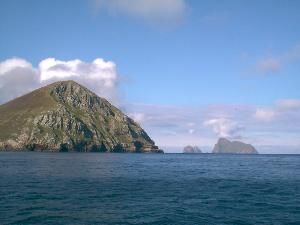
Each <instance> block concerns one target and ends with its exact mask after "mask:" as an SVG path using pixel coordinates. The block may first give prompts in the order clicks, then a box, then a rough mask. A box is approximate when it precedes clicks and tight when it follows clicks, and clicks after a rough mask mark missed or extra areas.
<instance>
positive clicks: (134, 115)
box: [128, 112, 146, 124]
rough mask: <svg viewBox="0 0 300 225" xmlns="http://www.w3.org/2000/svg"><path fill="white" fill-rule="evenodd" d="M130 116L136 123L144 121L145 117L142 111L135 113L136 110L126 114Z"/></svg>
mask: <svg viewBox="0 0 300 225" xmlns="http://www.w3.org/2000/svg"><path fill="white" fill-rule="evenodd" d="M128 116H129V117H130V118H132V119H133V120H134V121H135V122H137V123H139V124H140V123H142V122H144V121H145V119H146V117H145V114H144V113H137V112H134V113H129V115H128Z"/></svg>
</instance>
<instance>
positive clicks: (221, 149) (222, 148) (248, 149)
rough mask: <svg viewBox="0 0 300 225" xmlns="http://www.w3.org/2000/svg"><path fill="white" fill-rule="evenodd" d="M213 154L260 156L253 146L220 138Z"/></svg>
mask: <svg viewBox="0 0 300 225" xmlns="http://www.w3.org/2000/svg"><path fill="white" fill-rule="evenodd" d="M212 153H231V154H258V152H257V150H256V149H255V148H254V147H253V146H252V145H250V144H245V143H243V142H240V141H229V140H227V139H226V138H219V140H218V143H217V144H215V146H214V149H213V151H212Z"/></svg>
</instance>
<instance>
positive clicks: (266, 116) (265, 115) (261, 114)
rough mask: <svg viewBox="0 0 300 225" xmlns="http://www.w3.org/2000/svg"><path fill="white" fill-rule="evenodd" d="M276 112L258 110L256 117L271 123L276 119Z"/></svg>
mask: <svg viewBox="0 0 300 225" xmlns="http://www.w3.org/2000/svg"><path fill="white" fill-rule="evenodd" d="M275 115H276V114H275V112H274V111H273V110H271V109H257V110H256V112H255V114H254V117H255V118H256V119H257V120H260V121H263V122H270V121H272V120H273V119H274V118H275Z"/></svg>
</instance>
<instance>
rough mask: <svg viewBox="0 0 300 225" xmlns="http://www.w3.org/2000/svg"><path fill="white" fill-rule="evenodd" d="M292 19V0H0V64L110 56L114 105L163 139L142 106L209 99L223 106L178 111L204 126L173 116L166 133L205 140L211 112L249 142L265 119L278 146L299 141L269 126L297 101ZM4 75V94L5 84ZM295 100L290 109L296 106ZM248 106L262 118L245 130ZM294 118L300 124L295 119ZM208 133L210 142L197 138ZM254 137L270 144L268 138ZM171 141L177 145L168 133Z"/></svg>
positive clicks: (297, 52)
mask: <svg viewBox="0 0 300 225" xmlns="http://www.w3.org/2000/svg"><path fill="white" fill-rule="evenodd" d="M299 21H300V2H299V1H297V0H289V1H286V0H285V1H283V0H282V1H279V0H277V1H268V0H263V1H238V0H236V1H233V0H228V1H225V0H224V1H196V0H166V1H159V0H141V1H137V0H112V1H107V0H90V1H79V0H76V1H67V0H65V1H62V0H60V1H58V0H52V1H47V0H46V1H38V0H27V1H17V0H2V1H1V2H0V33H1V36H0V62H4V61H5V60H8V59H12V58H14V57H18V58H19V59H24V60H26V61H27V62H28V63H30V64H32V67H33V68H38V65H39V63H40V62H41V61H42V60H44V59H47V58H55V59H57V60H61V61H63V62H67V61H70V60H73V59H79V60H81V61H84V62H92V61H93V60H94V59H96V58H102V59H104V60H107V61H112V62H114V63H115V66H116V68H115V70H116V71H115V73H116V74H117V76H118V84H117V85H116V87H115V88H116V89H117V90H114V91H113V92H115V91H116V92H118V96H119V97H118V98H119V99H118V103H119V104H121V105H122V107H124V110H125V111H128V113H129V114H131V115H133V116H137V115H138V117H139V118H137V119H139V120H140V123H141V124H142V125H144V127H145V128H147V131H148V130H149V133H150V134H151V136H154V137H155V138H154V139H159V144H160V145H163V146H164V145H171V142H172V141H166V140H168V138H169V136H167V135H166V136H164V135H163V134H161V133H160V132H162V131H163V130H165V129H166V127H162V126H158V128H157V126H154V125H153V121H151V119H149V118H153V115H152V114H153V113H154V112H153V113H152V114H151V112H150V110H149V109H148V108H147V107H148V106H149V105H151V106H153V105H154V106H155V107H159V109H157V110H158V111H159V112H161V114H163V115H165V114H167V113H170V111H169V109H166V108H168V107H173V108H172V110H173V112H174V115H177V116H178V114H180V115H181V111H182V109H185V110H186V111H189V112H190V111H194V110H195V109H196V110H195V111H197V110H199V111H201V112H202V111H203V110H206V109H207V108H209V107H211V105H218V106H223V107H222V109H221V110H220V109H218V110H219V112H220V115H219V114H218V115H214V112H211V113H210V114H208V115H206V114H205V115H202V114H201V113H200V112H199V111H197V112H195V114H193V115H189V113H188V112H186V113H182V116H181V117H180V118H182V117H185V118H187V119H186V120H188V121H191V122H187V123H190V124H192V123H194V124H196V122H195V121H198V122H197V123H198V124H199V125H198V127H194V128H193V130H195V131H196V130H199V131H200V130H203V132H202V133H201V134H200V133H199V134H198V135H196V133H197V132H194V133H193V132H189V134H191V133H193V134H192V135H193V137H192V139H189V138H191V137H190V136H188V137H187V136H186V135H187V134H184V135H183V133H182V132H183V131H182V130H180V129H181V128H182V127H181V125H179V124H178V121H179V120H180V119H178V118H177V119H176V121H170V123H174V124H173V125H174V126H173V128H171V130H170V128H168V129H169V130H168V131H169V133H170V134H171V133H172V132H173V134H175V133H176V135H179V136H177V138H174V139H178V137H180V138H181V139H182V140H189V141H186V144H199V145H211V144H212V143H213V140H214V139H216V138H217V137H218V136H220V132H219V133H218V132H215V134H213V133H212V134H209V135H208V134H207V133H206V132H205V129H204V128H205V127H206V128H207V130H208V129H209V127H211V126H209V125H208V126H204V125H203V124H205V122H207V121H208V120H214V119H215V120H217V121H219V122H216V121H215V122H216V123H217V124H219V126H220V127H222V125H220V124H222V123H225V124H226V122H224V121H223V122H222V119H225V120H227V121H230V122H227V123H229V124H230V123H231V124H235V126H238V125H236V124H241V123H242V124H243V125H241V127H244V128H245V129H244V128H243V129H240V130H245V132H244V134H243V138H244V139H245V140H248V141H250V142H251V141H252V142H253V141H254V140H255V138H254V137H256V136H259V135H258V133H259V132H261V131H262V130H265V129H266V128H267V127H268V129H267V133H268V134H266V133H264V137H265V135H269V136H268V138H269V137H271V136H272V137H273V136H274V135H275V134H276V135H279V136H280V137H282V138H283V141H282V143H278V144H277V145H286V144H287V141H288V142H289V143H290V142H291V143H292V144H293V146H300V142H299V141H296V140H297V139H298V138H299V137H300V135H299V130H297V129H294V127H289V128H287V127H285V126H284V125H282V124H284V123H281V125H279V124H278V125H276V124H275V125H274V126H270V123H271V122H272V123H273V124H274V120H276V119H277V121H276V122H277V123H279V120H280V121H282V119H283V118H285V117H287V113H286V112H284V113H282V111H280V110H281V109H282V105H284V104H287V103H286V102H288V103H291V102H292V105H293V104H294V105H296V106H297V104H298V103H299V102H298V100H299V99H300V91H299V84H300V76H299V72H300V63H299V62H300V25H299ZM0 71H1V70H0ZM0 76H1V75H0ZM0 82H1V80H0ZM2 82H3V84H1V83H0V84H1V85H0V88H2V91H3V93H4V88H5V86H7V84H8V83H5V82H4V81H2ZM99 82H101V81H99ZM85 84H87V85H88V82H86V83H85ZM19 85H21V84H19ZM101 87H102V86H101ZM0 92H1V90H0ZM111 92H112V91H111V90H109V94H107V95H108V98H109V95H110V93H111ZM5 93H6V92H5ZM19 94H21V92H20V93H19ZM104 96H105V97H107V96H106V94H105V93H104ZM6 100H8V99H6ZM284 101H285V103H284V104H281V103H282V102H284ZM279 102H281V103H279ZM237 106H238V107H240V106H243V109H244V108H245V109H249V108H251V110H250V111H249V110H248V111H247V112H249V116H248V117H247V118H248V119H244V120H243V119H241V118H239V119H237V117H238V116H237V115H236V114H238V113H236V112H231V110H228V107H232V108H236V107H237ZM296 106H295V107H289V110H291V109H290V108H294V109H293V110H298V108H297V107H296ZM152 108H153V107H152ZM174 108H176V109H174ZM279 108H280V110H279ZM179 109H180V110H179ZM191 109H193V110H191ZM259 110H264V111H263V112H261V111H259ZM179 111H180V113H178V112H179ZM228 111H230V112H228ZM279 111H280V112H279ZM250 112H251V113H253V114H254V117H255V115H256V114H257V115H258V116H257V117H261V118H263V120H264V121H265V122H266V123H267V122H268V121H269V124H265V125H263V126H259V122H258V125H257V126H256V127H254V128H250V130H249V128H248V127H251V126H249V125H247V127H246V126H245V123H246V124H247V123H249V124H254V123H255V122H257V121H252V120H254V119H253V118H252V117H251V116H250V114H251V113H250ZM297 112H298V111H297ZM147 113H148V114H151V115H152V117H151V116H149V115H148V116H147ZM272 113H273V114H272ZM211 114H213V115H214V116H209V115H211ZM295 114H296V113H295ZM187 115H189V116H187ZM200 115H201V116H202V119H199V117H200ZM247 115H248V114H247ZM278 115H280V117H279V116H278ZM288 115H289V116H290V114H288ZM293 115H294V114H293ZM157 116H158V117H161V118H163V116H162V115H157ZM250 117H251V118H250ZM145 118H148V119H146V120H145ZM274 118H275V119H274ZM166 119H167V118H166ZM218 119H219V120H218ZM220 119H221V120H220ZM293 119H294V120H296V121H297V123H296V124H299V122H298V119H299V117H296V118H294V117H293ZM220 121H221V122H220ZM237 121H238V122H237ZM245 121H248V122H245ZM293 123H295V122H294V121H293ZM227 125H228V124H227ZM193 126H197V125H193ZM212 126H213V125H212ZM224 126H226V125H224ZM232 126H234V125H232ZM277 126H278V129H277V128H276V127H277ZM171 127H172V126H171ZM279 127H280V129H279ZM182 129H183V128H182ZM187 129H188V128H187ZM191 129H192V128H191ZM191 129H188V130H191ZM207 132H208V133H209V131H207ZM203 133H205V135H203ZM176 135H175V136H176ZM206 135H207V140H210V141H198V140H200V139H201V138H202V137H203V136H206ZM226 135H227V134H226ZM276 135H275V136H276ZM238 136H241V135H240V134H239V135H238ZM171 137H172V136H171ZM276 137H278V136H276ZM232 138H236V137H233V136H232ZM204 139H205V138H204ZM275 139H276V138H275ZM291 139H292V140H293V141H290V140H291ZM171 140H172V139H171ZM205 140H206V139H205ZM187 142H193V143H187ZM261 144H262V145H263V144H265V145H271V144H272V141H271V140H270V141H269V142H268V143H265V142H261ZM175 145H184V143H181V142H180V143H176V141H174V146H175ZM299 149H300V147H299ZM299 152H300V151H299Z"/></svg>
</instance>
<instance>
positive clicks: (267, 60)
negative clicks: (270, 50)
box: [254, 45, 300, 74]
mask: <svg viewBox="0 0 300 225" xmlns="http://www.w3.org/2000/svg"><path fill="white" fill-rule="evenodd" d="M299 59H300V45H296V46H294V47H293V48H291V49H289V50H287V51H286V52H284V53H282V54H279V55H269V56H267V57H263V58H260V59H259V60H257V62H256V63H255V65H254V70H255V72H257V73H261V74H274V73H276V72H279V71H280V70H282V69H283V67H284V66H286V65H287V64H290V63H293V62H295V61H299Z"/></svg>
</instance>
